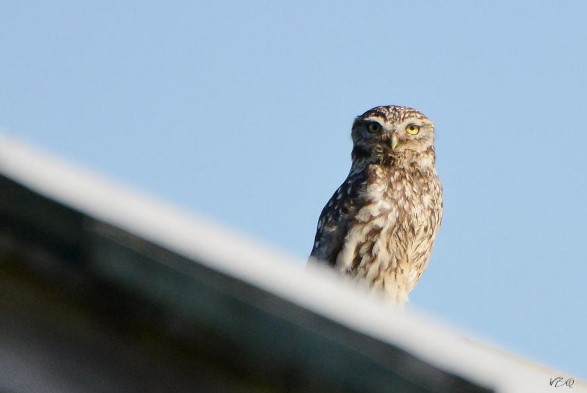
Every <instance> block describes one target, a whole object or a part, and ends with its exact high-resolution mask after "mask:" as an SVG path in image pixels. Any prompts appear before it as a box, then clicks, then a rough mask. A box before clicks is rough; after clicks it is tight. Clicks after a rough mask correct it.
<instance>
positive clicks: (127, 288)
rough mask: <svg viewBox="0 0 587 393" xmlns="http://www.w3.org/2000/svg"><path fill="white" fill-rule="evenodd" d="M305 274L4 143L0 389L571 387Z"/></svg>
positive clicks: (186, 216) (256, 246) (293, 263)
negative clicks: (553, 383)
mask: <svg viewBox="0 0 587 393" xmlns="http://www.w3.org/2000/svg"><path fill="white" fill-rule="evenodd" d="M302 266H303V264H302V263H300V261H297V260H294V259H293V258H292V257H290V256H288V255H286V254H284V253H282V252H280V251H278V250H275V249H271V248H269V247H267V246H266V245H263V244H261V243H259V242H257V241H254V240H252V239H248V238H246V237H245V236H243V235H241V234H237V233H235V232H233V231H231V230H229V229H227V228H223V227H221V226H220V225H218V224H216V223H214V222H211V221H209V220H206V219H203V218H201V217H198V216H196V215H194V214H192V213H188V212H185V211H182V210H180V209H178V208H176V207H173V206H170V205H169V204H166V203H164V202H161V201H158V200H156V199H154V198H151V197H149V196H146V195H143V194H140V193H138V192H136V191H133V190H131V189H129V188H127V187H124V186H123V185H120V184H115V183H113V182H111V181H109V180H106V179H104V178H102V177H100V176H98V175H96V174H94V173H91V172H89V171H86V170H84V169H81V168H79V167H77V166H75V165H71V164H69V163H66V162H63V161H61V160H59V159H57V158H55V157H52V156H50V155H47V154H45V153H43V152H40V151H38V150H35V149H33V148H31V147H30V146H27V145H25V144H23V143H21V142H18V141H16V140H13V139H10V138H0V268H1V269H0V283H1V284H2V287H3V288H4V289H3V291H4V295H3V296H0V311H1V313H0V315H1V318H2V320H3V321H8V322H7V323H3V324H2V325H1V326H0V364H3V365H2V370H3V371H0V391H10V392H25V391H36V392H53V391H55V392H67V391H76V392H98V391H111V392H117V391H121V392H122V391H134V390H136V391H142V392H151V391H152V392H158V391H170V389H172V391H176V392H183V391H186V392H188V391H203V392H204V391H205V392H214V391H218V392H248V391H251V392H252V391H276V392H279V391H292V392H316V391H320V392H386V393H387V392H392V391H393V392H489V391H497V392H505V393H510V392H511V393H513V392H528V391H532V392H541V391H545V392H546V391H549V392H550V391H551V390H552V388H553V387H552V386H550V383H549V382H550V378H555V377H557V376H561V377H564V378H565V380H566V378H567V377H565V376H564V375H562V374H561V373H559V372H556V371H553V370H549V369H546V368H543V367H540V366H538V365H535V364H533V363H531V362H530V361H527V360H523V359H520V358H518V357H516V356H514V355H511V354H509V353H507V352H504V351H501V350H499V349H495V348H494V347H492V346H490V345H488V344H484V343H482V342H481V341H478V340H475V339H474V338H470V335H466V334H464V333H463V332H459V331H456V330H454V329H453V328H450V327H447V326H445V325H443V324H441V323H439V322H437V321H435V320H432V319H431V318H428V317H426V316H424V315H421V314H418V313H415V312H410V311H409V310H408V311H402V312H399V311H395V310H393V309H391V308H390V307H389V306H388V305H387V304H386V303H385V302H384V301H383V300H382V299H379V298H377V297H375V296H373V295H368V294H367V293H365V292H364V291H363V290H362V289H361V288H360V287H356V286H353V285H351V284H350V283H347V282H345V281H344V280H340V279H339V278H338V277H336V276H334V275H333V274H332V273H331V272H328V271H322V270H319V269H304V268H303V267H302ZM5 366H6V367H5ZM31 375H33V376H34V378H31ZM585 386H586V385H585V384H584V383H583V382H580V381H574V386H573V388H574V389H575V390H573V391H575V392H577V391H587V389H586V388H585Z"/></svg>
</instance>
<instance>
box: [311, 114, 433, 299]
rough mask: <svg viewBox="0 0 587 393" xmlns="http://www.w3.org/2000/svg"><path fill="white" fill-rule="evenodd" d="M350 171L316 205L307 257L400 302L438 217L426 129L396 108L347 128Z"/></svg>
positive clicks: (428, 125) (427, 250) (425, 255)
mask: <svg viewBox="0 0 587 393" xmlns="http://www.w3.org/2000/svg"><path fill="white" fill-rule="evenodd" d="M352 137H353V152H352V166H351V170H350V172H349V175H348V177H347V179H346V180H345V181H344V182H343V184H342V185H341V186H340V187H339V188H338V190H337V191H336V192H335V193H334V195H333V196H332V198H330V200H329V202H328V203H327V204H326V206H325V207H324V209H323V211H322V213H321V215H320V219H319V221H318V229H317V233H316V238H315V241H314V247H313V249H312V252H311V257H312V258H313V259H315V260H318V261H322V262H324V263H327V264H329V265H330V266H332V267H334V268H335V269H336V270H338V271H340V272H341V273H343V274H346V275H348V276H350V277H353V278H355V279H358V280H363V281H365V282H367V283H368V284H369V285H370V286H371V287H372V288H373V289H374V290H382V291H384V292H385V293H387V294H388V295H389V297H390V299H391V300H392V301H393V302H394V303H395V304H396V305H398V306H401V305H403V304H404V303H405V302H406V301H407V299H408V294H409V292H410V291H411V290H412V289H413V288H414V286H415V285H416V283H417V282H418V280H419V279H420V276H421V275H422V272H423V271H424V269H425V268H426V266H427V264H428V260H429V258H430V254H431V251H432V246H433V244H434V240H435V238H436V234H437V231H438V228H439V226H440V222H441V219H442V187H441V184H440V180H439V178H438V175H437V173H436V169H435V151H434V125H433V124H432V122H431V121H430V120H429V119H428V118H427V117H426V116H424V115H423V114H422V113H420V112H418V111H417V110H415V109H412V108H408V107H402V106H380V107H375V108H373V109H371V110H369V111H367V112H365V113H364V114H363V115H361V116H359V117H357V118H356V119H355V122H354V124H353V128H352Z"/></svg>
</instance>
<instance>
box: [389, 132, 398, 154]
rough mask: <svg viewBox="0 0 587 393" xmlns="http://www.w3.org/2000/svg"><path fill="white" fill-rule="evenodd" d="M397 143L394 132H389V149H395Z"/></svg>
mask: <svg viewBox="0 0 587 393" xmlns="http://www.w3.org/2000/svg"><path fill="white" fill-rule="evenodd" d="M397 144H398V139H397V135H396V133H395V132H394V133H393V134H391V150H395V148H396V147H397Z"/></svg>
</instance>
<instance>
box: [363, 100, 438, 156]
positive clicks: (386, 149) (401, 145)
mask: <svg viewBox="0 0 587 393" xmlns="http://www.w3.org/2000/svg"><path fill="white" fill-rule="evenodd" d="M351 134H352V138H353V153H352V155H353V162H355V161H367V162H373V161H374V162H384V163H389V164H390V165H402V164H406V165H412V164H414V163H416V164H421V165H432V166H433V165H434V124H433V123H432V122H431V121H430V120H429V119H428V118H427V117H426V116H424V115H423V114H422V113H420V112H419V111H417V110H415V109H412V108H408V107H405V106H395V105H390V106H378V107H375V108H373V109H370V110H368V111H367V112H365V113H363V114H362V115H360V116H358V117H357V118H356V119H355V122H354V123H353V128H352V133H351Z"/></svg>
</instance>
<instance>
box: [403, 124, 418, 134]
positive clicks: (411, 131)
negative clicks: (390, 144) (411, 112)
mask: <svg viewBox="0 0 587 393" xmlns="http://www.w3.org/2000/svg"><path fill="white" fill-rule="evenodd" d="M406 132H407V133H408V134H410V135H416V134H418V133H419V132H420V126H417V125H415V124H408V125H407V126H406Z"/></svg>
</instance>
